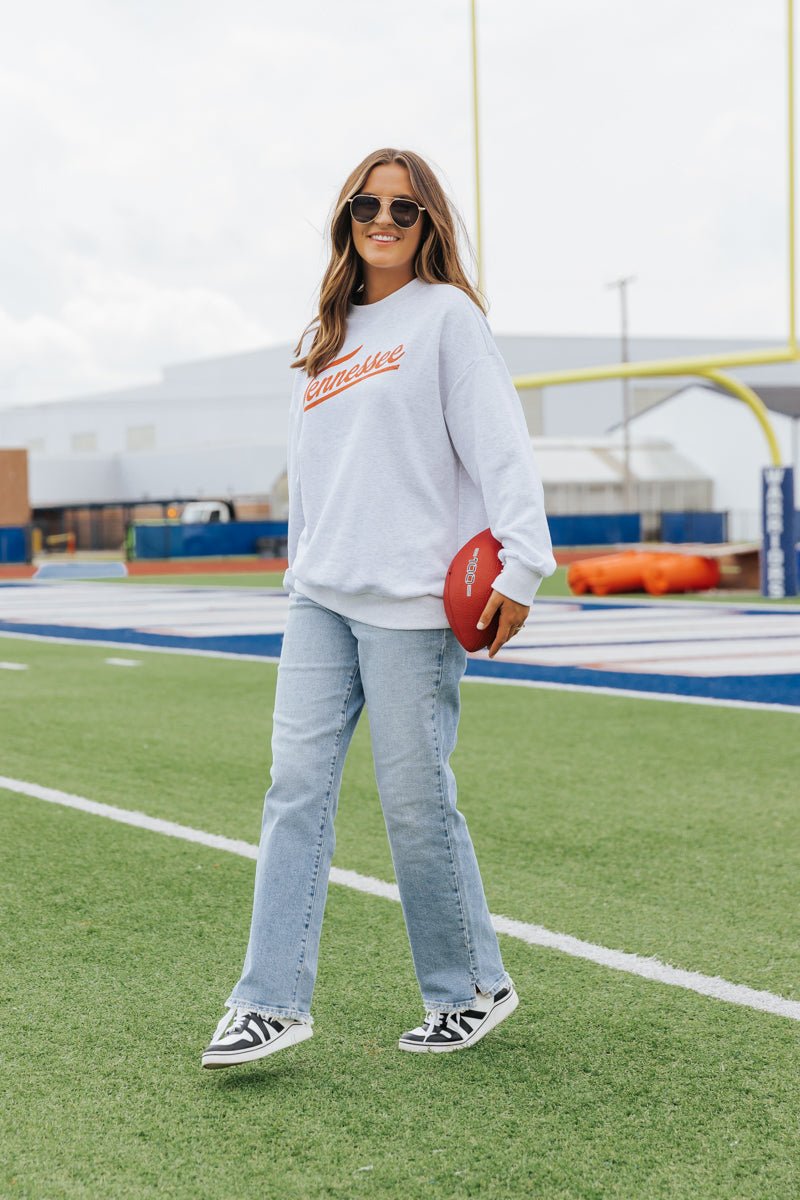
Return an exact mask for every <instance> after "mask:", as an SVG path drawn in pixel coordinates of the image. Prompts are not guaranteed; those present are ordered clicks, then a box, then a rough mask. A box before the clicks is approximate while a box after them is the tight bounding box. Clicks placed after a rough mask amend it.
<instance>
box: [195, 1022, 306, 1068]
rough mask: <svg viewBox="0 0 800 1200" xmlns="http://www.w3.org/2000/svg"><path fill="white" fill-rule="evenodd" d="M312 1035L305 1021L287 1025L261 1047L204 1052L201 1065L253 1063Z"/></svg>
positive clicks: (227, 1065)
mask: <svg viewBox="0 0 800 1200" xmlns="http://www.w3.org/2000/svg"><path fill="white" fill-rule="evenodd" d="M313 1033H314V1030H313V1029H312V1028H311V1026H310V1025H309V1024H308V1022H307V1021H302V1022H298V1023H296V1024H294V1025H287V1026H286V1028H285V1029H284V1031H283V1033H279V1034H277V1035H276V1036H275V1037H273V1038H270V1040H269V1041H268V1042H265V1043H264V1044H263V1045H261V1046H253V1047H252V1049H250V1050H229V1051H227V1052H226V1051H225V1050H206V1051H205V1053H204V1054H203V1057H202V1060H201V1063H202V1066H204V1067H212V1068H213V1067H235V1066H237V1065H238V1064H239V1063H246V1062H254V1061H255V1060H256V1059H258V1058H266V1056H267V1055H268V1054H274V1053H275V1051H276V1050H285V1049H286V1048H287V1047H288V1046H296V1045H297V1043H298V1042H305V1041H307V1039H308V1038H310V1037H311V1036H312V1035H313Z"/></svg>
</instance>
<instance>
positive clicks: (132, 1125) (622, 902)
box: [0, 577, 800, 1200]
mask: <svg viewBox="0 0 800 1200" xmlns="http://www.w3.org/2000/svg"><path fill="white" fill-rule="evenodd" d="M251 578H252V577H242V581H244V580H245V579H246V580H247V582H249V581H250V579H251ZM180 582H181V583H185V582H186V581H185V580H184V579H182V580H181V581H180ZM214 582H215V583H218V582H219V579H218V578H215V579H214ZM260 582H262V583H263V580H262V581H260ZM121 654H124V656H125V657H126V658H131V659H136V660H138V661H139V663H140V665H139V666H138V667H136V668H122V667H114V666H111V665H109V664H107V663H106V658H107V657H111V656H119V655H121ZM0 659H2V660H3V661H15V662H23V663H26V664H27V665H28V669H27V670H25V671H6V670H2V671H0V748H1V749H2V759H0V763H1V764H2V765H0V773H1V774H2V775H4V776H6V777H9V778H12V779H17V780H23V781H27V782H29V783H36V784H40V785H44V786H47V787H52V788H58V789H61V790H63V791H66V792H70V793H74V794H76V795H79V796H83V797H87V798H89V799H91V800H95V801H102V802H105V803H107V804H112V805H118V806H120V807H122V808H126V809H137V810H140V811H142V812H145V813H147V814H150V815H152V816H157V817H163V818H166V819H169V820H173V821H178V822H181V823H183V824H185V825H190V826H193V827H195V828H197V829H202V830H206V831H209V832H211V833H217V834H223V835H225V836H227V837H231V838H242V839H244V840H245V841H247V842H250V843H253V844H254V843H256V842H257V840H258V834H259V829H260V821H261V810H262V803H263V795H264V792H265V790H266V787H267V786H268V785H269V764H270V734H271V714H272V704H273V698H274V686H275V678H276V670H277V668H276V664H274V663H253V662H235V661H231V660H215V659H209V658H203V657H191V656H183V655H172V654H164V653H154V652H147V651H141V650H138V649H137V650H133V649H131V650H128V649H126V650H124V651H121V650H114V649H110V648H106V647H91V646H86V645H61V644H48V643H44V642H35V641H26V640H22V639H16V638H15V639H10V638H8V639H3V641H2V643H0ZM462 697H463V713H462V720H461V726H460V735H459V744H458V747H457V749H456V752H455V754H454V756H453V760H452V762H453V767H454V769H455V772H456V776H457V778H458V780H459V803H460V806H461V808H462V809H463V811H464V812H465V814H466V816H467V819H468V821H469V825H470V830H471V832H472V836H473V840H474V842H475V845H476V849H477V853H478V858H479V861H480V864H481V868H482V871H483V876H484V882H485V885H486V891H487V896H488V899H489V905H490V908H491V910H492V912H494V913H496V914H500V913H502V914H504V915H505V916H508V917H513V918H516V919H518V920H521V921H529V922H533V923H536V924H539V925H543V926H545V927H547V928H548V929H551V930H554V931H559V932H562V933H568V934H572V935H575V936H576V937H579V938H583V939H585V940H587V941H590V942H592V943H595V944H597V945H599V946H604V947H611V948H614V949H618V950H627V951H632V952H635V953H638V954H640V955H644V956H650V955H652V956H654V957H656V958H658V959H660V960H661V961H663V962H667V963H670V964H672V965H673V966H676V967H682V968H686V969H688V970H694V971H698V972H702V973H704V974H706V975H712V976H714V975H719V976H721V977H723V978H724V979H726V980H729V981H730V982H732V983H737V984H747V985H749V986H751V987H753V988H758V989H765V990H769V991H771V992H775V993H777V994H779V995H781V996H784V997H786V998H789V999H795V1000H796V999H800V984H798V980H799V979H800V936H799V935H800V927H799V926H800V921H798V915H797V902H796V898H797V879H798V868H800V837H799V836H798V835H799V834H800V828H799V826H800V815H799V813H798V804H797V795H798V786H797V752H796V745H797V736H798V735H797V730H798V725H797V718H796V716H795V715H794V714H788V713H787V714H784V713H769V712H753V711H746V710H739V709H730V708H713V707H704V706H697V705H689V704H678V703H668V702H660V701H653V700H641V701H640V700H635V699H630V698H627V697H621V696H620V697H610V696H593V695H588V694H581V693H568V692H558V691H553V690H549V689H548V690H538V689H535V688H523V687H511V686H502V685H500V686H494V685H488V684H475V683H471V682H468V681H465V682H464V683H463V684H462ZM336 831H337V843H336V853H335V857H334V865H335V866H338V867H343V868H349V869H351V870H355V871H359V872H361V873H363V874H367V875H372V876H376V877H378V878H379V879H384V880H389V881H393V879H394V875H393V872H392V864H391V856H390V853H389V848H388V844H387V842H386V836H385V831H384V827H383V821H382V817H381V813H380V806H379V801H378V797H377V793H376V789H375V782H374V775H373V768H372V761H371V755H370V741H369V725H368V715H367V713H366V712H365V713H364V714H362V718H361V722H360V724H359V726H358V729H357V730H356V734H355V737H354V739H353V743H352V746H351V750H350V753H349V756H348V759H347V762H346V766H345V771H344V779H343V784H342V792H341V799H340V810H339V814H338V817H337V822H336ZM0 847H2V857H3V866H2V876H0V878H1V879H2V890H3V896H4V899H5V912H6V919H5V921H4V942H5V944H4V950H3V955H2V960H1V961H2V968H0V969H1V971H2V975H1V976H0V978H2V1003H3V1009H4V1014H5V1020H4V1025H3V1028H4V1037H3V1046H2V1050H1V1051H0V1055H1V1056H2V1057H1V1062H2V1073H3V1079H4V1083H5V1086H6V1089H7V1099H6V1102H5V1103H4V1105H3V1109H2V1118H0V1120H2V1136H1V1137H0V1142H2V1145H3V1158H2V1174H1V1175H0V1195H2V1196H3V1197H5V1196H9V1197H11V1196H19V1197H27V1198H29V1200H59V1198H62V1197H63V1198H70V1200H72V1198H78V1197H79V1198H81V1200H84V1198H87V1200H88V1198H90V1197H91V1198H95V1197H102V1198H103V1200H105V1198H109V1200H111V1198H117V1197H120V1198H123V1197H124V1198H126V1200H127V1198H129V1197H134V1198H137V1200H138V1197H154V1198H155V1197H159V1198H160V1197H165V1198H173V1197H175V1198H178V1197H180V1198H181V1200H183V1198H186V1200H189V1198H191V1200H195V1198H199V1197H202V1198H204V1200H205V1198H209V1200H217V1198H219V1200H223V1198H224V1200H227V1198H229V1197H231V1198H232V1197H236V1198H237V1200H238V1198H239V1197H250V1196H259V1197H267V1198H269V1200H272V1198H275V1200H284V1198H285V1200H323V1198H325V1200H328V1198H334V1197H379V1198H380V1200H400V1198H403V1200H406V1198H408V1200H417V1198H420V1200H422V1198H423V1197H424V1198H426V1200H427V1198H428V1197H431V1198H434V1200H439V1198H442V1200H444V1198H448V1200H449V1198H453V1200H461V1197H481V1198H484V1197H486V1196H487V1195H492V1196H494V1197H497V1198H498V1200H516V1198H517V1197H520V1198H521V1197H525V1198H539V1197H541V1198H547V1200H549V1198H551V1197H552V1198H554V1200H556V1198H557V1200H572V1198H576V1200H577V1198H581V1200H583V1198H587V1200H589V1198H591V1200H595V1198H597V1200H601V1198H602V1200H605V1198H606V1197H620V1198H625V1200H639V1198H641V1200H651V1198H661V1197H663V1198H665V1200H667V1198H669V1200H683V1198H686V1200H698V1198H699V1200H711V1198H717V1197H719V1198H723V1197H724V1198H725V1200H729V1198H735V1200H749V1198H752V1200H773V1198H774V1200H783V1198H784V1197H785V1198H786V1200H796V1198H797V1196H798V1194H800V1162H799V1160H798V1142H797V1131H798V1115H797V1114H798V1109H799V1108H800V1072H799V1071H798V1068H799V1067H800V1052H799V1042H800V1023H798V1022H796V1021H793V1020H790V1019H787V1018H785V1017H778V1016H774V1015H770V1014H767V1013H764V1012H758V1011H755V1010H753V1009H749V1008H745V1007H741V1006H738V1005H733V1004H728V1003H725V1002H723V1001H719V1000H714V999H710V998H708V997H704V996H701V995H697V994H695V993H693V992H690V991H687V990H685V989H682V988H676V987H670V986H667V985H665V984H661V983H655V982H650V981H647V980H644V979H642V978H639V977H637V976H634V975H630V974H626V973H623V972H620V971H614V970H611V969H609V968H607V967H602V966H599V965H596V964H593V963H591V962H587V961H585V960H583V959H579V958H574V957H571V956H568V955H566V954H563V953H560V952H559V951H556V950H548V949H544V948H541V947H537V946H531V945H527V944H525V943H523V942H520V941H518V940H516V939H514V938H511V937H508V936H506V935H502V934H501V935H500V944H501V949H502V951H503V956H504V960H505V963H506V966H507V968H508V970H509V971H510V973H511V975H512V977H513V978H514V981H515V983H516V986H517V990H518V991H519V994H520V1007H519V1009H518V1010H517V1012H516V1013H515V1014H514V1015H513V1016H512V1017H511V1018H510V1019H509V1020H508V1021H507V1022H505V1023H504V1024H503V1025H501V1026H500V1027H499V1029H498V1030H497V1031H495V1032H494V1033H492V1034H491V1035H490V1036H489V1037H487V1038H486V1039H485V1040H484V1041H482V1042H480V1043H479V1044H478V1045H477V1046H476V1047H475V1048H474V1049H470V1050H465V1051H462V1052H460V1053H458V1054H450V1055H407V1054H403V1053H402V1052H400V1051H399V1050H397V1049H396V1040H397V1037H398V1035H399V1033H401V1032H402V1031H403V1030H404V1029H407V1028H409V1027H410V1026H411V1025H412V1024H416V1023H418V1021H419V1019H420V1018H421V1017H422V1015H423V1014H422V1007H421V1002H420V997H419V990H418V987H417V984H416V980H415V977H414V973H413V966H412V962H411V956H410V951H409V948H408V942H407V939H406V934H405V929H404V925H403V920H402V912H401V909H400V906H399V904H397V903H393V902H391V901H387V900H383V899H380V898H377V897H372V896H368V895H364V894H362V893H359V892H355V891H352V890H350V889H348V888H345V887H342V886H339V885H336V884H333V883H332V884H331V886H330V890H329V894H328V905H327V909H326V915H325V923H324V927H323V935H322V945H321V951H320V965H319V975H318V981H317V987H316V991H315V994H314V1003H313V1006H312V1011H313V1013H314V1017H315V1026H314V1030H315V1033H314V1037H313V1038H312V1039H311V1040H310V1041H309V1042H306V1043H305V1044H303V1045H301V1046H298V1047H296V1048H293V1049H291V1050H287V1051H285V1052H282V1053H281V1054H278V1055H276V1056H275V1057H274V1058H269V1059H267V1060H265V1061H263V1062H262V1063H261V1064H258V1063H254V1064H251V1065H248V1066H242V1067H236V1068H231V1069H229V1070H228V1071H219V1072H206V1071H203V1070H202V1069H201V1068H200V1053H201V1051H202V1049H203V1047H204V1046H205V1044H206V1043H207V1041H208V1039H209V1037H210V1035H211V1033H212V1032H213V1029H214V1026H215V1025H216V1023H217V1021H218V1019H219V1018H220V1016H221V1015H222V1011H223V1004H224V1000H225V998H226V997H227V995H228V993H229V991H230V988H231V986H232V984H233V983H234V982H235V981H236V979H237V978H238V975H239V972H240V969H241V964H242V958H243V954H244V950H245V946H246V942H247V932H248V928H249V919H250V907H251V902H252V887H253V872H254V863H253V862H252V861H250V860H247V859H243V858H240V857H237V856H235V855H233V854H229V853H225V852H222V851H219V850H214V849H209V848H206V847H203V846H199V845H195V844H190V843H187V842H183V841H178V840H176V839H174V838H169V837H165V836H163V835H160V834H157V833H154V832H150V831H146V830H139V829H133V828H130V827H127V826H125V825H120V824H117V823H116V822H113V821H110V820H107V819H104V818H102V817H98V816H94V815H89V814H86V813H81V812H76V811H73V810H70V809H67V808H64V807H61V806H58V805H55V804H51V803H47V802H45V801H42V800H36V799H31V798H27V797H23V796H20V795H18V794H15V793H14V792H13V791H10V790H2V791H0Z"/></svg>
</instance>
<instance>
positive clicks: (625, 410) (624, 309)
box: [606, 275, 636, 512]
mask: <svg viewBox="0 0 800 1200" xmlns="http://www.w3.org/2000/svg"><path fill="white" fill-rule="evenodd" d="M635 278H636V276H635V275H627V276H623V278H621V279H614V280H612V282H611V283H608V284H606V287H610V288H614V287H616V288H619V298H620V307H621V316H622V353H621V355H620V361H621V362H624V363H626V362H628V361H629V359H628V294H627V291H626V289H627V286H628V284H629V283H633V281H634V279H635ZM630 421H631V402H630V380H629V379H628V377H627V376H626V375H623V377H622V436H623V462H624V477H623V497H624V499H623V505H624V509H625V512H632V511H633V495H632V490H633V489H632V486H631V485H632V478H631V429H630Z"/></svg>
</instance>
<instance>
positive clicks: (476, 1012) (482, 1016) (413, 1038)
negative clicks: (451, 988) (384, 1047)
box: [397, 983, 519, 1054]
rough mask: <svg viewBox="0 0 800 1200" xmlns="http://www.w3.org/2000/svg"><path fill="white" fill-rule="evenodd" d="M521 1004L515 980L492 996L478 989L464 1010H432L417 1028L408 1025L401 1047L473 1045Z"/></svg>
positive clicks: (439, 1050)
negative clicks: (472, 1001)
mask: <svg viewBox="0 0 800 1200" xmlns="http://www.w3.org/2000/svg"><path fill="white" fill-rule="evenodd" d="M518 1004H519V996H518V995H517V993H516V991H515V989H514V985H513V983H512V984H511V985H510V986H509V987H503V988H501V989H500V991H499V992H495V994H494V995H493V996H490V995H485V994H484V993H483V992H478V994H477V996H476V997H475V1001H474V1003H473V1006H472V1008H468V1009H465V1010H463V1011H461V1012H443V1011H440V1010H432V1011H429V1012H427V1013H426V1014H425V1020H424V1021H423V1022H422V1024H421V1025H419V1026H417V1028H416V1029H409V1030H408V1032H407V1033H404V1034H403V1035H402V1037H401V1038H400V1041H399V1042H398V1043H397V1045H398V1046H399V1047H400V1049H401V1050H416V1051H424V1050H432V1051H434V1052H436V1053H439V1054H441V1053H443V1052H446V1051H448V1050H463V1049H464V1048H465V1047H467V1046H474V1045H475V1043H476V1042H478V1041H480V1039H481V1038H482V1037H484V1036H485V1035H486V1034H487V1033H488V1032H489V1031H490V1030H491V1029H494V1027H495V1026H496V1025H499V1024H500V1022H501V1021H504V1020H505V1018H506V1017H508V1016H510V1015H511V1013H512V1012H513V1011H514V1009H515V1008H516V1007H517V1005H518Z"/></svg>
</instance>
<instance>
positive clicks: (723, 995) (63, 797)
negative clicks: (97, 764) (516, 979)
mask: <svg viewBox="0 0 800 1200" xmlns="http://www.w3.org/2000/svg"><path fill="white" fill-rule="evenodd" d="M0 788H5V789H6V790H7V791H9V792H16V793H17V794H19V795H22V796H31V797H33V798H34V799H36V800H47V801H50V802H51V803H53V804H61V805H64V806H65V807H67V808H75V809H79V810H80V811H81V812H87V813H92V814H93V815H94V816H98V817H108V818H109V819H110V820H112V821H119V822H121V823H122V824H124V825H133V826H135V827H137V828H139V829H149V830H151V831H152V832H154V833H163V834H166V835H167V837H175V838H180V839H182V840H183V841H186V842H197V843H199V844H200V845H202V846H209V847H211V848H212V849H214V850H224V851H227V852H228V853H230V854H238V855H240V856H241V857H242V858H252V859H255V858H257V856H258V847H257V846H253V845H251V844H250V843H249V842H242V841H238V840H237V839H235V838H227V837H222V836H220V835H219V834H215V833H206V832H205V831H204V830H202V829H193V828H192V827H191V826H189V825H179V824H177V823H176V822H174V821H164V820H162V819H161V818H160V817H150V816H148V815H147V813H142V812H136V811H135V810H131V809H127V808H116V807H115V806H114V805H112V804H100V803H98V802H97V801H96V800H88V799H86V797H84V796H74V795H71V794H70V793H69V792H62V791H59V790H57V789H56V788H47V787H42V786H40V785H39V784H36V783H26V782H25V781H23V780H20V779H10V778H8V777H7V776H3V775H0ZM330 881H331V883H336V884H339V885H340V886H342V887H349V888H353V889H354V890H356V891H359V892H367V893H368V894H369V895H371V896H380V897H381V898H383V899H385V900H395V901H397V902H399V900H400V892H399V890H398V888H397V885H396V884H394V883H386V882H385V881H384V880H382V879H374V878H372V877H371V876H369V875H360V874H358V872H356V871H345V870H342V869H341V868H339V867H331V872H330ZM492 924H493V925H494V927H495V929H496V930H497V932H498V933H504V934H506V935H507V936H508V937H513V938H517V939H518V940H519V941H521V942H527V943H528V945H531V946H545V947H547V948H549V949H553V950H560V951H562V953H564V954H569V955H571V956H572V957H573V958H585V959H588V960H589V961H590V962H594V963H597V964H598V965H599V966H602V967H610V968H611V969H612V970H614V971H625V972H626V973H627V974H629V975H639V976H640V977H641V978H643V979H650V980H652V981H653V982H655V983H665V984H668V985H669V986H671V987H680V988H685V989H686V990H687V991H690V992H697V993H698V994H699V995H701V996H710V997H711V998H712V999H714V1000H724V1001H725V1002H726V1003H728V1004H739V1005H741V1006H743V1007H744V1008H752V1009H756V1010H758V1011H759V1012H768V1013H773V1014H774V1015H775V1016H779V1017H788V1018H789V1020H792V1021H800V1001H798V1000H787V999H786V998H785V997H784V996H778V995H776V994H775V993H774V992H765V991H758V990H756V989H755V988H750V987H747V986H746V985H745V984H740V983H730V982H729V981H728V980H727V979H721V978H720V977H719V976H718V975H717V976H711V975H702V974H700V972H698V971H684V970H682V969H681V968H679V967H672V966H670V965H669V964H668V963H663V962H661V961H660V960H659V959H657V958H643V957H641V956H640V955H638V954H631V953H628V952H626V951H622V950H609V949H608V948H607V947H605V946H596V945H594V943H592V942H584V941H581V940H580V939H579V938H574V937H571V936H570V935H569V934H566V933H554V932H553V931H552V930H550V929H545V927H544V926H543V925H530V924H528V923H527V922H524V921H515V920H513V919H512V918H511V917H503V916H495V915H492Z"/></svg>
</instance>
